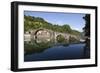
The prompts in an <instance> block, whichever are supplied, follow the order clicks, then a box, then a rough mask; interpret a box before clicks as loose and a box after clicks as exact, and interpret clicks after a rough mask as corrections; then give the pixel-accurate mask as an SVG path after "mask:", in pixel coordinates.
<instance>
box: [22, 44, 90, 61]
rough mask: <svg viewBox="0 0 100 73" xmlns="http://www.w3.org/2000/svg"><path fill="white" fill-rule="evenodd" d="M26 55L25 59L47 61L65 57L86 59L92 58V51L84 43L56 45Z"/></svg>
mask: <svg viewBox="0 0 100 73" xmlns="http://www.w3.org/2000/svg"><path fill="white" fill-rule="evenodd" d="M32 51H33V52H31V53H28V54H25V55H24V61H25V62H28V61H45V60H64V59H86V58H90V52H89V50H88V49H86V48H85V44H84V43H78V44H70V45H67V46H66V45H55V46H52V47H49V48H47V49H45V50H42V51H39V52H34V51H35V50H32Z"/></svg>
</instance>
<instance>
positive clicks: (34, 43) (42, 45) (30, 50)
mask: <svg viewBox="0 0 100 73" xmlns="http://www.w3.org/2000/svg"><path fill="white" fill-rule="evenodd" d="M63 39H64V38H62V37H61V36H59V37H58V39H57V40H58V42H55V41H54V39H52V40H50V41H47V40H45V41H44V40H43V39H35V40H31V41H30V42H24V51H25V53H24V54H25V55H27V54H34V53H41V52H43V51H45V50H47V49H48V48H50V47H53V46H61V45H62V46H66V47H67V46H69V44H70V43H71V42H69V41H68V40H63Z"/></svg>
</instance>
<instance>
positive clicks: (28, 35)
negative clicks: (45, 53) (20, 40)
mask: <svg viewBox="0 0 100 73" xmlns="http://www.w3.org/2000/svg"><path fill="white" fill-rule="evenodd" d="M58 35H62V36H63V37H64V38H65V39H66V40H69V38H70V37H74V38H76V39H77V36H75V35H71V34H68V33H61V32H55V31H52V30H49V29H44V28H41V29H34V30H30V31H27V32H25V34H24V41H30V39H33V40H34V39H39V38H40V39H46V40H48V41H49V40H52V39H57V36H58Z"/></svg>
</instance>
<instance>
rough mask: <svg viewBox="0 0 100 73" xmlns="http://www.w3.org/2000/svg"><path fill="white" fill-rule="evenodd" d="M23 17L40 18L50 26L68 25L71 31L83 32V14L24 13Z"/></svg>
mask: <svg viewBox="0 0 100 73" xmlns="http://www.w3.org/2000/svg"><path fill="white" fill-rule="evenodd" d="M24 15H27V16H35V17H41V18H43V19H44V20H46V21H47V22H49V23H52V24H58V25H64V24H68V25H70V27H71V28H72V29H73V30H78V31H80V32H82V31H83V30H82V28H83V27H84V26H85V20H84V19H83V17H84V16H85V14H81V13H61V12H36V11H24Z"/></svg>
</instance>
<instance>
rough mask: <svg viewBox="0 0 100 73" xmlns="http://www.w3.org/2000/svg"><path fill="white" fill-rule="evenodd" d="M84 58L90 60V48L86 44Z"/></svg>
mask: <svg viewBox="0 0 100 73" xmlns="http://www.w3.org/2000/svg"><path fill="white" fill-rule="evenodd" d="M83 58H90V48H89V47H88V46H87V44H85V46H84V49H83Z"/></svg>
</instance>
